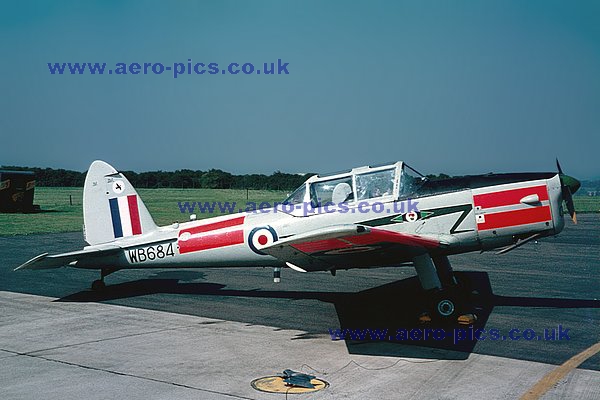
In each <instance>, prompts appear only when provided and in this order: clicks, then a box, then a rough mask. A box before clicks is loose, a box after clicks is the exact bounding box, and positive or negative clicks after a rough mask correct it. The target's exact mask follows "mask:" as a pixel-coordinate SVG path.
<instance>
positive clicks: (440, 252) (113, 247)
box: [16, 160, 580, 320]
mask: <svg viewBox="0 0 600 400" xmlns="http://www.w3.org/2000/svg"><path fill="white" fill-rule="evenodd" d="M557 167H558V172H547V173H511V174H485V175H472V176H462V177H454V178H448V179H441V180H429V179H427V178H425V177H423V175H421V174H419V173H418V172H417V171H415V170H414V169H413V168H411V167H409V166H408V165H407V164H405V163H403V162H396V163H392V164H386V165H378V166H365V167H359V168H354V169H352V170H349V171H345V172H340V173H335V174H331V175H315V176H312V177H311V178H309V179H308V180H307V181H306V182H305V183H304V184H303V185H302V186H300V187H299V188H298V189H297V190H296V191H294V192H293V193H292V194H291V195H290V196H289V197H288V198H287V199H286V200H285V201H284V202H283V203H282V204H279V205H277V206H276V207H274V208H272V209H269V210H262V212H241V213H238V214H229V215H224V216H218V217H214V218H208V219H203V220H197V221H196V220H192V221H189V222H184V223H174V224H172V225H169V226H162V227H158V226H156V224H155V223H154V221H153V220H152V217H151V216H150V214H149V212H148V210H147V209H146V206H145V205H144V203H143V202H142V200H141V199H140V197H139V196H138V194H137V193H136V191H135V189H134V188H133V187H132V186H131V184H130V183H129V181H128V180H127V178H126V177H125V176H123V174H121V173H119V172H118V171H117V170H115V169H114V168H113V167H112V166H110V165H109V164H107V163H105V162H103V161H94V162H93V163H92V164H91V166H90V168H89V171H88V173H87V176H86V180H85V186H84V191H83V216H84V238H85V241H86V242H87V243H88V244H89V246H86V247H85V248H84V249H83V250H80V251H74V252H70V253H64V254H57V255H49V254H48V253H44V254H41V255H39V256H37V257H35V258H33V259H31V260H29V261H27V262H26V263H25V264H23V265H21V266H19V267H18V268H16V269H17V270H19V269H46V268H58V267H62V266H71V267H77V268H90V269H99V270H100V271H101V275H100V279H99V280H96V281H94V283H93V284H92V289H94V290H101V289H103V288H104V287H105V285H104V278H105V277H106V276H107V275H108V274H111V273H113V272H115V271H118V270H120V269H128V268H166V267H176V268H181V267H190V268H208V267H256V266H262V267H273V268H274V272H275V277H277V276H278V274H279V271H281V268H282V267H289V268H291V269H293V270H295V271H298V272H314V271H329V272H331V274H332V275H335V273H336V270H339V269H351V268H375V267H383V266H405V265H412V266H414V267H415V269H416V272H417V275H418V278H419V281H420V283H421V286H422V288H423V289H424V290H425V291H426V292H427V293H428V294H430V297H428V298H429V299H431V301H430V303H431V306H430V309H429V312H430V313H431V316H433V317H437V318H439V319H446V320H449V319H450V318H455V317H456V316H457V315H458V311H457V294H456V291H457V290H458V289H457V288H458V287H459V286H458V284H457V280H456V279H455V277H454V275H453V273H452V268H451V266H450V262H449V260H448V256H450V255H453V254H458V253H467V252H472V251H485V250H492V249H501V250H500V251H499V253H504V252H507V251H510V250H512V249H514V248H516V247H519V246H521V245H522V244H524V243H527V242H528V241H530V240H534V239H538V238H541V237H544V236H550V235H556V234H558V233H559V232H560V231H561V230H562V229H563V227H564V218H563V208H562V204H563V201H564V202H565V203H566V206H567V210H568V213H569V214H570V215H571V217H572V219H573V222H575V223H577V220H576V215H575V209H574V206H573V198H572V194H573V193H575V192H576V191H577V190H578V189H579V186H580V183H579V181H577V180H576V179H575V178H572V177H570V176H567V175H565V174H563V173H562V170H561V168H560V165H559V164H558V160H557ZM409 200H410V201H409ZM407 201H409V204H408V206H406V204H407ZM410 202H412V203H410ZM411 204H412V205H411ZM266 211H269V212H266ZM276 280H277V279H276Z"/></svg>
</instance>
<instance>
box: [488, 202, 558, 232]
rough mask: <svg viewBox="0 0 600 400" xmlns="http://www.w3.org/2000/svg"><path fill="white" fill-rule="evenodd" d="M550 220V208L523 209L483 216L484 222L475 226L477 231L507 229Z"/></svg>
mask: <svg viewBox="0 0 600 400" xmlns="http://www.w3.org/2000/svg"><path fill="white" fill-rule="evenodd" d="M540 200H541V199H540ZM551 219H552V214H551V212H550V206H543V207H532V208H524V209H521V210H514V211H503V212H497V213H491V214H485V222H482V223H479V224H477V229H479V230H480V231H483V230H488V229H497V228H507V227H509V226H517V225H526V224H534V223H536V222H546V221H550V220H551Z"/></svg>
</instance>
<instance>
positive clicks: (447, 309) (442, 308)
mask: <svg viewBox="0 0 600 400" xmlns="http://www.w3.org/2000/svg"><path fill="white" fill-rule="evenodd" d="M455 311H456V307H455V306H454V302H453V301H452V300H450V299H442V300H440V301H438V302H437V305H436V312H437V314H438V315H439V316H440V317H442V318H449V317H451V316H452V315H453V314H454V313H455Z"/></svg>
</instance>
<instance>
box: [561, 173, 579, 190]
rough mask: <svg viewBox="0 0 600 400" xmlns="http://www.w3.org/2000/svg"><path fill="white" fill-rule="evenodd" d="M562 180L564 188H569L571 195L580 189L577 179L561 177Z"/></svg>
mask: <svg viewBox="0 0 600 400" xmlns="http://www.w3.org/2000/svg"><path fill="white" fill-rule="evenodd" d="M562 180H563V184H564V185H565V186H568V187H569V189H570V190H571V193H575V192H576V191H578V190H579V188H580V187H581V182H579V181H578V180H577V179H575V178H573V177H572V176H569V175H563V176H562Z"/></svg>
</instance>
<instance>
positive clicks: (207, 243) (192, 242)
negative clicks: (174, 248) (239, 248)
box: [178, 230, 244, 254]
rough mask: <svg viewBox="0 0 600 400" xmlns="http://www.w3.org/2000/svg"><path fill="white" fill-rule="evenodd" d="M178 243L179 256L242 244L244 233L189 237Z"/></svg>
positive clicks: (241, 231) (235, 232)
mask: <svg viewBox="0 0 600 400" xmlns="http://www.w3.org/2000/svg"><path fill="white" fill-rule="evenodd" d="M178 243H179V253H180V254H185V253H190V252H192V251H202V250H208V249H217V248H220V247H226V246H233V245H236V244H242V243H244V231H243V230H237V231H229V232H222V233H217V234H214V235H204V236H198V237H191V238H190V239H188V240H180V241H179V242H178Z"/></svg>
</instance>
